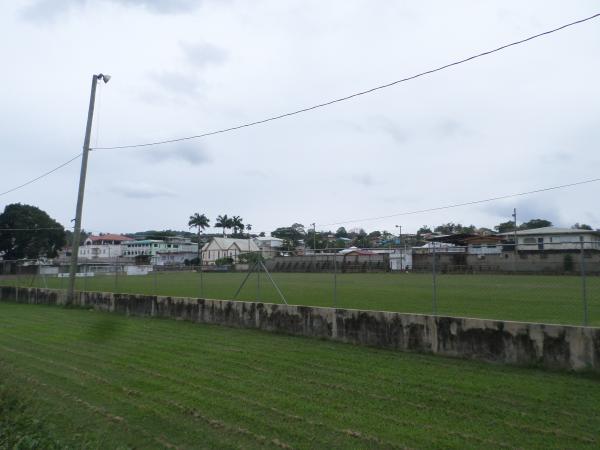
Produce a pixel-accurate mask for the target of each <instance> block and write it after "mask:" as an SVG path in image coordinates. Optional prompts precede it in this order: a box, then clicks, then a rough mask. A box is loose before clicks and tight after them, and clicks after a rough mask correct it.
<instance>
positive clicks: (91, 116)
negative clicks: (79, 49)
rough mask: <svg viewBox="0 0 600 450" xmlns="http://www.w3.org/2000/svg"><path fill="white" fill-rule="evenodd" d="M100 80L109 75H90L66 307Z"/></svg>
mask: <svg viewBox="0 0 600 450" xmlns="http://www.w3.org/2000/svg"><path fill="white" fill-rule="evenodd" d="M99 79H102V80H103V81H104V82H105V83H108V80H110V75H103V74H98V75H92V89H91V93H90V106H89V109H88V117H87V125H86V127H85V139H84V141H83V153H82V155H81V172H80V173H79V192H78V194H77V209H76V211H75V227H74V229H73V245H72V247H71V267H70V269H69V287H68V290H67V305H70V304H72V303H73V301H74V300H75V277H76V275H77V256H78V253H79V239H81V214H82V211H83V194H84V192H85V176H86V174H87V162H88V154H89V152H90V135H91V133H92V122H93V119H94V104H95V102H96V85H97V84H98V80H99Z"/></svg>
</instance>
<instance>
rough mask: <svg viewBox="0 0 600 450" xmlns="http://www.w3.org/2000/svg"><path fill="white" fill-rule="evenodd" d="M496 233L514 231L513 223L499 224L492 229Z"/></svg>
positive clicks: (510, 221)
mask: <svg viewBox="0 0 600 450" xmlns="http://www.w3.org/2000/svg"><path fill="white" fill-rule="evenodd" d="M494 230H496V231H497V232H498V233H508V232H509V231H515V223H514V222H513V221H512V220H509V221H507V222H502V223H499V224H498V225H496V226H495V227H494Z"/></svg>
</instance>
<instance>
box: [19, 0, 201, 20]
mask: <svg viewBox="0 0 600 450" xmlns="http://www.w3.org/2000/svg"><path fill="white" fill-rule="evenodd" d="M110 1H111V2H112V3H116V4H120V5H123V6H128V7H142V8H145V9H146V10H148V11H150V12H154V13H158V14H176V13H185V12H189V11H192V10H194V9H196V8H198V7H199V6H200V5H201V4H202V0H110ZM89 3H91V2H90V0H60V1H56V0H37V1H34V2H33V3H31V4H30V5H28V6H26V7H24V8H23V9H22V10H21V16H22V17H23V18H24V19H27V20H33V21H44V20H53V19H55V18H56V17H58V16H60V15H61V14H64V13H66V12H68V11H70V10H71V9H73V8H74V7H75V8H77V7H79V8H81V7H83V6H85V5H87V4H89Z"/></svg>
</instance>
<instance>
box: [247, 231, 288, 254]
mask: <svg viewBox="0 0 600 450" xmlns="http://www.w3.org/2000/svg"><path fill="white" fill-rule="evenodd" d="M252 240H253V241H254V243H255V244H256V245H257V246H258V248H259V249H260V251H261V253H262V256H263V257H264V258H273V257H275V256H278V255H279V253H280V252H281V249H282V247H283V239H279V238H276V237H266V236H264V237H263V236H258V237H255V238H252Z"/></svg>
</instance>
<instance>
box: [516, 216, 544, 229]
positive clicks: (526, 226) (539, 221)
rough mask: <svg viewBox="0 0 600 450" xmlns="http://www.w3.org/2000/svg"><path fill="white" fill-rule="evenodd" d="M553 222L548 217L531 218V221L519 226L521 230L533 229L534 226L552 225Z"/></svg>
mask: <svg viewBox="0 0 600 450" xmlns="http://www.w3.org/2000/svg"><path fill="white" fill-rule="evenodd" d="M551 226H552V222H550V221H549V220H546V219H531V220H530V221H529V222H524V223H522V224H521V225H520V226H519V229H521V230H532V229H534V228H544V227H551Z"/></svg>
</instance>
